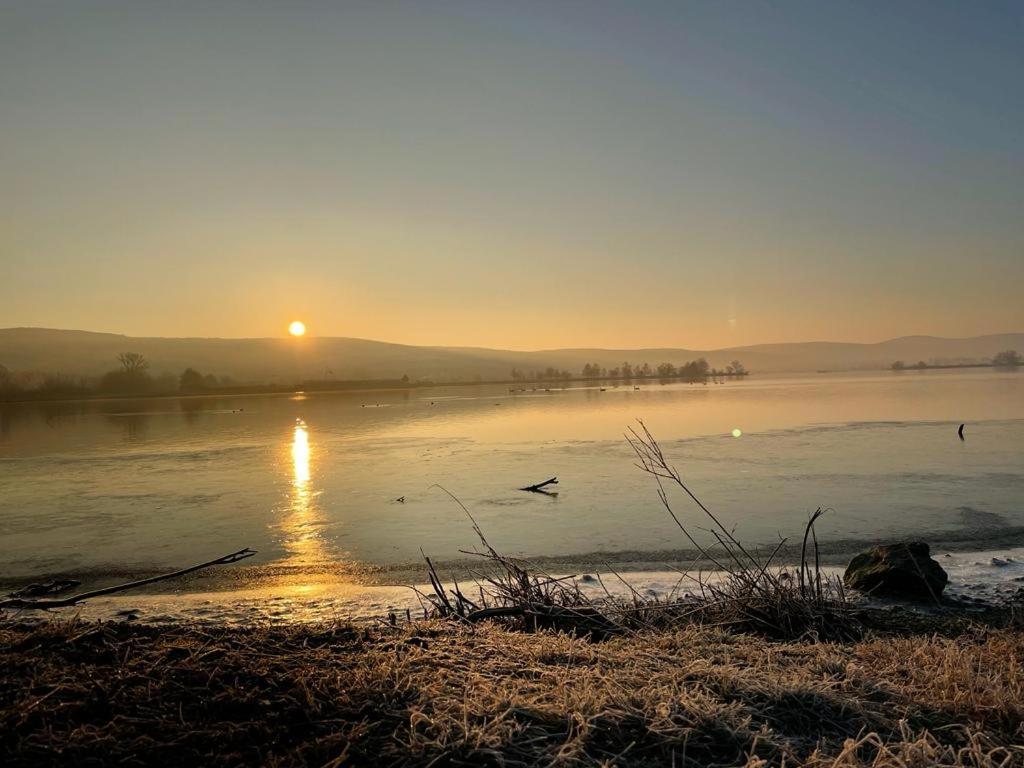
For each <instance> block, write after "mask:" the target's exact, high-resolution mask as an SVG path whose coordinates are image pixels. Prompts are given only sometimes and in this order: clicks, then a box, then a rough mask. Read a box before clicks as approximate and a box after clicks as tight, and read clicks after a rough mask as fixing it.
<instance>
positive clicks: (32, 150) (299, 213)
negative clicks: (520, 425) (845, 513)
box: [0, 0, 1024, 348]
mask: <svg viewBox="0 0 1024 768" xmlns="http://www.w3.org/2000/svg"><path fill="white" fill-rule="evenodd" d="M1022 292H1024V4H1021V3H1007V4H1002V3H992V2H977V3H975V2H950V3H946V2H937V1H935V0H929V1H928V2H920V3H916V2H891V1H890V0H885V1H884V2H877V3H870V2H858V3H842V2H834V1H832V0H830V1H829V2H789V3H786V2H771V3H769V2H731V1H730V0H715V1H713V2H682V1H681V0H674V1H673V2H665V3H640V2H637V3H632V2H630V3H627V2H610V3H601V2H594V1H592V0H591V1H588V2H567V1H565V0H558V2H551V1H550V0H547V1H545V2H537V3H528V2H522V1H521V0H516V2H507V3H492V2H483V1H478V2H465V3H462V2H436V1H434V0H431V1H429V2H415V3H391V2H381V1H380V0H376V1H373V2H366V3H360V2H351V3H343V2H332V3H327V2H324V3H303V2H293V1H290V2H273V3H272V2H246V3H232V2H223V1H218V2H202V3H199V2H196V3H188V2H159V3H158V2H149V3H147V2H139V1H138V0H133V1H132V2H124V3H109V2H108V3H102V2H78V1H76V0H68V2H64V3H58V2H45V1H41V0H29V1H28V2H24V3H14V2H9V1H7V0H0V326H13V325H37V326H49V327H62V328H83V329H90V330H107V331H117V332H124V333H129V334H132V335H165V336H180V335H202V336H270V335H282V334H283V333H284V332H285V329H286V327H287V323H288V321H289V320H291V319H293V318H301V319H303V320H305V321H306V322H307V324H308V325H309V328H310V332H312V333H317V334H320V335H339V336H360V337H367V338H374V339H383V340H389V341H401V342H409V343H417V344H419V343H436V344H472V345H485V346H497V347H512V348H544V347H555V346H591V345H593V346H617V347H620V346H641V345H644V346H646V345H662V344H663V345H680V346H686V347H690V348H709V347H718V346H728V345H734V344H747V343H757V342H768V341H790V340H808V339H827V340H853V341H874V340H880V339H883V338H887V337H891V336H898V335H904V334H915V333H929V334H938V335H954V336H967V335H974V334H981V333H991V332H1000V331H1021V330H1024V300H1022V298H1021V294H1022Z"/></svg>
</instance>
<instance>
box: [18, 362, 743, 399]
mask: <svg viewBox="0 0 1024 768" xmlns="http://www.w3.org/2000/svg"><path fill="white" fill-rule="evenodd" d="M746 374H747V370H746V368H744V367H743V365H742V364H741V363H740V362H739V361H738V360H734V361H733V362H732V363H730V364H729V365H727V366H726V367H725V369H724V370H718V369H717V368H712V367H711V365H710V364H709V363H708V361H707V360H705V359H704V358H703V357H702V358H699V359H697V360H692V361H689V362H686V363H683V364H681V365H679V366H676V365H674V364H673V363H667V362H666V363H661V364H659V365H657V366H655V367H652V366H651V365H650V364H649V363H643V364H640V365H634V364H632V363H630V362H628V361H627V362H624V363H622V364H621V365H619V366H616V367H614V368H611V369H608V368H605V367H603V366H601V365H599V364H597V363H587V364H586V365H584V366H583V368H582V370H581V371H580V372H579V373H578V374H576V375H574V374H573V373H571V372H570V371H567V370H562V369H557V368H553V367H548V368H545V369H544V370H536V371H529V372H526V371H520V370H519V369H517V368H513V369H512V372H511V379H512V381H517V382H525V381H538V382H539V381H547V382H552V381H568V380H572V379H608V380H622V381H632V380H634V379H651V378H658V379H682V380H684V381H689V382H703V381H707V379H709V378H717V377H724V376H745V375H746ZM409 381H410V380H409V377H408V376H407V375H406V376H402V378H401V379H396V380H394V381H393V382H392V381H390V380H380V381H377V382H376V383H378V384H387V385H391V384H394V385H397V386H402V385H408V384H409ZM328 383H330V384H331V385H334V386H343V385H345V384H346V383H348V384H351V383H352V382H341V381H339V382H307V383H306V384H308V385H309V386H313V387H314V388H316V387H317V385H324V386H325V387H326V386H327V385H328ZM418 383H420V384H427V383H430V382H426V381H421V382H418ZM256 386H257V385H248V386H245V387H243V388H244V389H247V390H250V389H254V388H256ZM304 386H305V385H304ZM239 388H240V387H239V385H238V384H237V383H236V382H235V381H234V380H232V379H231V378H230V377H229V376H216V375H214V374H212V373H205V374H204V373H202V372H201V371H198V370H196V369H195V368H186V369H185V370H184V371H182V373H181V374H179V375H175V374H173V373H170V372H164V373H161V374H158V375H154V374H153V373H152V370H151V366H150V362H149V360H147V359H146V357H145V356H144V355H142V354H140V353H138V352H122V353H121V354H119V355H118V356H117V367H116V368H113V369H111V370H109V371H107V372H106V373H104V374H103V375H102V376H99V377H98V378H97V377H88V376H74V375H67V374H60V373H39V372H22V373H14V372H12V371H9V370H8V369H7V368H5V367H4V366H3V365H0V400H11V399H20V398H24V399H61V398H76V397H91V396H96V395H100V396H103V395H106V396H121V395H129V396H135V395H138V396H143V395H174V394H189V395H191V394H204V393H210V392H216V391H218V390H236V389H239Z"/></svg>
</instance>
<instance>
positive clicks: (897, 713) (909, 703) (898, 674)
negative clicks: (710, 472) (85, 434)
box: [0, 612, 1024, 768]
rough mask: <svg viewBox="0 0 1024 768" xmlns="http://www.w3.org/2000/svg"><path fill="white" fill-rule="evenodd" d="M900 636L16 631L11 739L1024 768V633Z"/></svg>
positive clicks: (917, 627) (877, 624) (945, 629)
mask: <svg viewBox="0 0 1024 768" xmlns="http://www.w3.org/2000/svg"><path fill="white" fill-rule="evenodd" d="M893 616H894V615H888V616H887V615H886V612H879V613H877V614H876V619H877V620H875V621H874V622H873V628H872V629H871V630H870V631H869V634H868V635H867V636H866V637H865V638H863V639H861V640H859V641H856V642H846V643H815V642H775V641H768V640H765V639H763V638H760V637H756V636H752V635H745V634H739V633H731V632H727V631H725V630H723V629H721V628H715V627H701V626H684V627H680V628H676V629H673V630H663V631H654V630H646V631H641V632H639V633H635V634H630V635H628V636H625V637H618V638H615V639H612V640H609V641H607V642H602V643H595V642H588V641H586V640H584V639H580V638H575V637H572V636H569V635H565V634H553V633H540V634H521V633H516V632H510V631H507V630H505V629H502V628H500V627H498V626H494V625H488V624H487V623H484V624H480V625H477V626H474V627H472V628H464V627H460V626H457V625H455V624H453V623H445V622H438V621H432V622H415V623H412V624H409V625H406V624H404V623H400V625H399V626H397V627H393V628H392V627H387V626H382V627H374V628H370V627H356V626H353V625H348V624H322V625H293V626H287V627H265V626H261V625H254V626H249V627H245V628H235V629H232V628H228V627H223V626H221V627H208V626H203V627H196V626H189V625H183V624H179V625H175V626H171V627H167V626H164V627H153V626H146V625H139V624H126V623H99V624H90V623H81V622H74V621H71V622H67V621H65V622H50V623H44V624H41V625H35V626H29V625H24V624H15V623H11V622H7V623H3V624H0V681H2V686H0V734H2V736H0V739H2V752H3V753H4V754H5V755H6V757H5V759H4V764H5V765H7V766H28V765H32V766H41V765H113V764H124V763H129V764H133V765H174V764H176V765H198V764H202V765H210V766H213V765H218V766H219V765H224V766H227V765H239V764H263V765H277V766H292V765H333V766H342V765H407V766H412V765H549V764H564V765H595V764H604V765H618V766H641V765H643V766H649V765H665V766H669V765H671V766H707V765H745V766H749V767H750V768H753V767H754V766H764V765H769V764H770V765H778V764H782V763H784V764H785V765H787V766H796V765H805V766H815V767H819V766H820V767H823V766H868V765H870V766H875V767H876V768H884V767H887V766H905V765H943V766H967V765H970V766H976V767H977V766H1010V765H1020V764H1021V761H1024V751H1022V748H1021V744H1022V743H1024V731H1022V719H1024V704H1022V702H1024V633H1022V632H1021V631H1020V630H1015V629H1012V628H1007V627H1005V626H1002V624H1005V623H1006V621H1005V619H1006V617H1005V616H1003V619H1001V620H998V621H997V620H992V617H989V619H988V620H979V619H977V618H975V619H971V620H966V619H963V618H955V619H954V618H952V617H950V618H947V619H944V620H939V619H931V620H927V621H923V622H922V621H919V622H916V623H915V622H907V621H903V620H901V619H900V618H899V617H898V616H897V617H896V618H893Z"/></svg>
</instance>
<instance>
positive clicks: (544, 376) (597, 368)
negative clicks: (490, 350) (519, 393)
mask: <svg viewBox="0 0 1024 768" xmlns="http://www.w3.org/2000/svg"><path fill="white" fill-rule="evenodd" d="M746 374H748V371H746V369H745V368H744V367H743V364H741V362H740V361H739V360H733V361H732V362H730V364H729V365H728V366H726V367H725V369H723V370H719V369H717V368H712V367H711V365H710V364H709V362H708V360H707V359H705V358H703V357H698V358H697V359H695V360H690V361H688V362H683V364H682V365H680V366H678V367H677V366H675V365H674V364H672V362H660V364H658V365H657V366H655V367H651V365H650V364H649V362H643V364H640V365H633V364H631V362H630V361H629V360H627V361H625V362H623V364H622V365H621V366H615V367H614V368H610V369H609V368H605V367H604V366H601V365H599V364H597V362H588V364H587V365H585V366H584V367H583V369H582V370H581V371H580V373H579V374H578V375H575V376H573V375H572V374H571V373H570V372H569V371H559V370H558V369H555V368H547V369H545V370H544V371H532V372H528V373H525V372H522V371H519V370H518V369H515V368H513V369H512V373H511V377H512V380H513V381H556V380H559V379H561V380H563V381H567V380H570V379H621V380H623V381H633V380H634V379H683V380H685V381H693V382H699V381H706V380H707V379H708V378H709V377H719V376H746Z"/></svg>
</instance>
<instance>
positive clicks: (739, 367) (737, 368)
mask: <svg viewBox="0 0 1024 768" xmlns="http://www.w3.org/2000/svg"><path fill="white" fill-rule="evenodd" d="M729 368H731V369H732V372H733V373H735V374H736V375H737V376H744V375H745V374H746V373H747V369H746V368H744V367H743V363H741V362H740V361H739V360H733V361H732V363H731V364H730V365H729V366H727V368H726V370H729Z"/></svg>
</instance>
